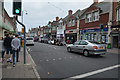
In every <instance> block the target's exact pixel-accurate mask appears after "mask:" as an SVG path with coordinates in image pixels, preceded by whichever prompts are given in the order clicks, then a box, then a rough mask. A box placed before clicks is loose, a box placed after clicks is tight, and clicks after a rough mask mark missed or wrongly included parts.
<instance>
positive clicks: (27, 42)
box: [26, 37, 34, 45]
mask: <svg viewBox="0 0 120 80" xmlns="http://www.w3.org/2000/svg"><path fill="white" fill-rule="evenodd" d="M26 45H34V38H33V37H27V38H26Z"/></svg>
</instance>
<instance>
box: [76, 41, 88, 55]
mask: <svg viewBox="0 0 120 80" xmlns="http://www.w3.org/2000/svg"><path fill="white" fill-rule="evenodd" d="M87 45H88V43H87V42H86V41H80V43H79V45H78V47H77V51H78V52H80V53H83V50H84V49H86V46H87Z"/></svg>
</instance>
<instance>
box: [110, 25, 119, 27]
mask: <svg viewBox="0 0 120 80" xmlns="http://www.w3.org/2000/svg"><path fill="white" fill-rule="evenodd" d="M111 28H120V25H113V26H111Z"/></svg>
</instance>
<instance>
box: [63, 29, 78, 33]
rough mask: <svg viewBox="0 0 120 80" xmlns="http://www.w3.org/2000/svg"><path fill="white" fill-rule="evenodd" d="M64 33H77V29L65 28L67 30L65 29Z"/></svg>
mask: <svg viewBox="0 0 120 80" xmlns="http://www.w3.org/2000/svg"><path fill="white" fill-rule="evenodd" d="M65 33H77V31H76V30H67V31H65Z"/></svg>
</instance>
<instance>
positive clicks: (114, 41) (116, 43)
mask: <svg viewBox="0 0 120 80" xmlns="http://www.w3.org/2000/svg"><path fill="white" fill-rule="evenodd" d="M111 28H112V31H111V33H110V36H111V48H119V49H120V25H116V26H111Z"/></svg>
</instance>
